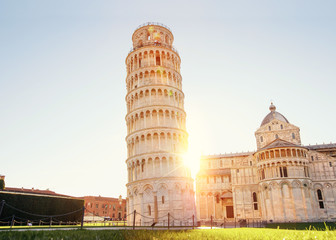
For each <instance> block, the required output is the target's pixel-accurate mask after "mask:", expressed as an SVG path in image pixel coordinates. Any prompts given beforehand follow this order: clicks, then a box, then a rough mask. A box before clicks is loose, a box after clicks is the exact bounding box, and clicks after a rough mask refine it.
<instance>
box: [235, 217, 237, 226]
mask: <svg viewBox="0 0 336 240" xmlns="http://www.w3.org/2000/svg"><path fill="white" fill-rule="evenodd" d="M236 227H237V222H236V218H235V228H236Z"/></svg>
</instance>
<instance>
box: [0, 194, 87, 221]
mask: <svg viewBox="0 0 336 240" xmlns="http://www.w3.org/2000/svg"><path fill="white" fill-rule="evenodd" d="M2 200H5V203H6V204H8V205H10V206H13V207H14V208H17V209H20V210H22V211H25V212H27V213H33V214H38V215H46V216H52V215H61V214H66V213H70V212H74V211H76V210H79V211H77V212H75V213H72V214H70V215H65V216H60V217H55V218H53V220H54V221H72V222H74V221H81V219H82V214H83V211H80V210H81V209H83V206H84V200H82V199H75V198H70V197H58V196H43V195H34V194H23V193H13V192H5V191H1V192H0V210H1V202H2ZM6 204H5V205H4V207H3V209H2V213H0V214H1V215H0V221H1V219H7V218H10V217H11V216H13V215H15V217H18V218H21V219H25V220H31V221H32V220H40V219H43V218H44V219H45V218H46V217H42V216H34V215H31V214H26V213H22V212H20V211H18V210H15V209H13V208H11V207H9V206H8V205H6ZM47 219H48V218H47ZM2 221H3V220H2ZM44 221H48V220H44Z"/></svg>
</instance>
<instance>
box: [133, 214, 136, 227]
mask: <svg viewBox="0 0 336 240" xmlns="http://www.w3.org/2000/svg"><path fill="white" fill-rule="evenodd" d="M133 214H134V216H133V230H134V229H135V215H136V210H134V213H133Z"/></svg>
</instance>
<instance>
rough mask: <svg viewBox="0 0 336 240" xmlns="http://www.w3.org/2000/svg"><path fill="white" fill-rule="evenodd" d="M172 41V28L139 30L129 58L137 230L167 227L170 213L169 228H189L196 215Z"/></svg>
mask: <svg viewBox="0 0 336 240" xmlns="http://www.w3.org/2000/svg"><path fill="white" fill-rule="evenodd" d="M173 40H174V37H173V34H172V32H171V30H170V29H169V28H168V27H166V26H164V25H162V24H159V23H146V24H144V25H141V26H139V27H138V28H137V29H136V30H135V31H134V33H133V35H132V41H133V48H132V49H131V51H130V52H129V54H128V55H127V57H126V67H127V77H126V85H127V95H126V102H127V115H126V123H127V136H126V142H127V150H128V156H127V160H126V164H127V170H128V183H127V185H126V186H127V211H128V214H130V213H132V212H134V210H136V213H137V214H136V215H135V216H136V219H135V224H136V225H140V224H141V225H151V224H152V223H153V222H157V224H159V225H166V224H167V222H168V213H169V215H170V224H175V225H176V224H178V225H180V224H186V222H187V221H192V215H194V214H195V199H194V190H193V180H192V178H191V176H190V170H189V169H188V168H187V167H186V166H185V165H184V164H183V154H184V153H185V152H186V150H187V145H188V133H187V132H186V113H185V111H184V107H183V105H184V94H183V91H182V77H181V74H180V64H181V59H180V56H179V54H178V52H177V50H176V49H175V48H174V47H173V46H172V43H173ZM173 221H174V222H173ZM172 222H173V223H172ZM128 223H129V224H132V223H133V216H132V215H130V217H128Z"/></svg>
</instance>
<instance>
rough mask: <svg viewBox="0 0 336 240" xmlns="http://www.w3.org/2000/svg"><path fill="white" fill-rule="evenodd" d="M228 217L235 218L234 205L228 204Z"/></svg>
mask: <svg viewBox="0 0 336 240" xmlns="http://www.w3.org/2000/svg"><path fill="white" fill-rule="evenodd" d="M226 217H227V218H234V214H233V206H226Z"/></svg>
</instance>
